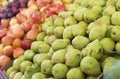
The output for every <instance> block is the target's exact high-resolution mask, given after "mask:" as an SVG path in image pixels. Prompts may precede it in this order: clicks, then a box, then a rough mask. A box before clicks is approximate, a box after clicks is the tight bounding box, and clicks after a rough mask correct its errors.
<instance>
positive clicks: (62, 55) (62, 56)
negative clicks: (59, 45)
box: [51, 49, 66, 63]
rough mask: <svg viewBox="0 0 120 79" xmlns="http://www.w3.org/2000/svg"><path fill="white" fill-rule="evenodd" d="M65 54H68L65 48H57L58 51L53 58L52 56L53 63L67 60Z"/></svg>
mask: <svg viewBox="0 0 120 79" xmlns="http://www.w3.org/2000/svg"><path fill="white" fill-rule="evenodd" d="M65 54H66V50H65V49H60V50H57V51H56V52H54V53H53V55H52V58H51V61H52V63H64V62H65Z"/></svg>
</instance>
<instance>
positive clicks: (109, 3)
mask: <svg viewBox="0 0 120 79" xmlns="http://www.w3.org/2000/svg"><path fill="white" fill-rule="evenodd" d="M116 2H117V0H107V1H106V6H115V4H116Z"/></svg>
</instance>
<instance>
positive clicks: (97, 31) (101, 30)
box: [89, 25, 107, 41]
mask: <svg viewBox="0 0 120 79" xmlns="http://www.w3.org/2000/svg"><path fill="white" fill-rule="evenodd" d="M106 31H107V25H101V26H99V27H94V28H93V29H92V30H91V31H90V33H89V39H90V40H91V41H94V40H96V39H99V40H101V39H103V38H104V37H105V35H106Z"/></svg>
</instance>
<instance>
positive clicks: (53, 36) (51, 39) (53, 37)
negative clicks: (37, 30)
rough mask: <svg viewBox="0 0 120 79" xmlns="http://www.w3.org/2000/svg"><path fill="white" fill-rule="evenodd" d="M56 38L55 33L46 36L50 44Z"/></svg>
mask: <svg viewBox="0 0 120 79" xmlns="http://www.w3.org/2000/svg"><path fill="white" fill-rule="evenodd" d="M56 39H57V37H56V36H55V35H51V36H49V37H48V43H49V44H50V45H52V43H53V42H54V41H55V40H56Z"/></svg>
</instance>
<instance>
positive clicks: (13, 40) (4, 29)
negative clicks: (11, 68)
mask: <svg viewBox="0 0 120 79" xmlns="http://www.w3.org/2000/svg"><path fill="white" fill-rule="evenodd" d="M15 1H16V0H14V1H13V2H12V3H11V4H10V3H9V4H8V5H9V6H8V7H10V6H11V5H12V4H13V3H15ZM27 1H28V0H19V1H18V3H19V2H20V3H21V5H22V2H23V3H25V2H26V3H27ZM55 2H57V3H55ZM15 4H16V3H15ZM45 5H46V6H45ZM24 6H26V4H25V5H24ZM12 7H14V6H12ZM27 7H28V8H24V7H21V10H20V12H18V13H17V15H16V16H15V17H12V18H11V19H1V26H0V57H1V58H0V61H1V62H0V66H5V64H7V63H8V62H9V61H8V60H6V63H5V62H4V61H2V55H6V56H7V57H9V58H10V59H14V58H18V57H19V56H21V55H23V53H24V51H25V50H27V49H29V48H30V46H31V43H32V42H33V41H35V40H36V38H38V39H40V37H37V35H38V34H39V33H40V32H41V30H42V23H43V22H44V21H45V17H50V16H52V15H56V14H58V13H59V12H61V11H63V10H65V5H64V4H63V2H62V1H61V0H57V1H55V0H54V1H52V0H49V1H41V0H38V1H35V0H30V1H28V3H27ZM9 9H10V8H9ZM6 10H7V9H6ZM53 12H54V13H53ZM40 36H41V35H40ZM6 56H5V57H6ZM2 63H4V64H2Z"/></svg>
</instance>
